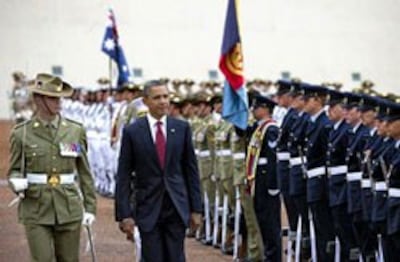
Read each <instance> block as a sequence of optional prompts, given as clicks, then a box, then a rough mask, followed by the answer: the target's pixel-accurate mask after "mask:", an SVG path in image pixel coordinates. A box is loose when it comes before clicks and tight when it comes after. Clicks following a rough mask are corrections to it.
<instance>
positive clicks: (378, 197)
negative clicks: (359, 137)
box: [364, 99, 395, 261]
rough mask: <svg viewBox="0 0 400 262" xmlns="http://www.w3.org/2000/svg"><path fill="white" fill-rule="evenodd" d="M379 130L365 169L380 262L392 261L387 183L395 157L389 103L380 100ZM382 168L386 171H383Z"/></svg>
mask: <svg viewBox="0 0 400 262" xmlns="http://www.w3.org/2000/svg"><path fill="white" fill-rule="evenodd" d="M378 105H379V106H378V107H379V111H378V115H377V122H378V125H377V126H378V129H377V135H378V136H379V138H378V139H377V140H376V141H375V142H374V143H373V144H372V145H371V147H370V149H369V151H367V153H366V156H365V160H364V162H365V169H366V172H368V174H369V176H370V177H371V180H372V190H373V199H372V206H371V223H372V228H373V229H374V233H375V237H376V239H377V243H378V244H377V246H376V247H375V249H376V250H377V251H378V258H379V259H378V261H379V260H380V261H390V260H389V258H388V246H387V241H388V240H387V239H388V238H387V234H386V229H387V226H386V219H387V194H388V190H387V184H386V181H385V177H386V173H387V167H388V166H389V165H390V159H391V158H392V157H393V155H392V151H393V149H394V142H395V141H394V139H393V138H391V137H390V136H389V132H388V131H389V129H388V122H387V111H388V107H389V102H388V101H386V100H385V99H379V100H378ZM382 168H383V169H384V170H382Z"/></svg>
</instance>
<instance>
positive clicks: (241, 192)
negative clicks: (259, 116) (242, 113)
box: [229, 119, 264, 261]
mask: <svg viewBox="0 0 400 262" xmlns="http://www.w3.org/2000/svg"><path fill="white" fill-rule="evenodd" d="M253 122H254V120H253V119H250V120H249V126H251V125H252V124H253ZM229 138H230V143H231V151H232V158H233V165H232V166H233V185H234V186H235V198H236V199H239V200H240V204H241V207H242V209H243V210H242V213H243V215H244V219H245V221H246V229H245V230H244V232H245V234H242V246H241V250H240V252H239V257H242V256H243V255H245V256H246V258H247V259H248V260H249V261H263V257H264V244H263V240H262V236H261V233H260V227H259V225H258V221H257V217H256V213H255V210H254V203H253V198H252V196H251V195H250V194H249V193H248V192H247V188H248V186H247V183H246V179H247V177H246V162H245V159H246V148H247V143H248V142H247V138H246V136H245V135H244V131H242V130H239V129H237V128H234V127H233V128H231V129H230V135H229ZM236 206H237V205H236ZM235 212H236V214H235V216H237V215H238V214H237V213H238V212H237V211H236V210H235ZM235 219H237V218H235Z"/></svg>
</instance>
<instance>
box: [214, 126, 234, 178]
mask: <svg viewBox="0 0 400 262" xmlns="http://www.w3.org/2000/svg"><path fill="white" fill-rule="evenodd" d="M231 127H232V125H231V124H230V123H229V122H228V121H226V120H221V122H220V123H219V124H218V125H217V127H216V130H215V140H214V142H215V156H216V159H215V166H214V171H213V173H214V174H216V176H217V177H219V178H220V179H221V180H224V179H228V178H231V177H232V175H233V168H232V160H233V159H232V151H231V144H230V140H229V137H230V132H229V130H230V129H231Z"/></svg>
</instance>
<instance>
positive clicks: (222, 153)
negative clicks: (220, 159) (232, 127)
mask: <svg viewBox="0 0 400 262" xmlns="http://www.w3.org/2000/svg"><path fill="white" fill-rule="evenodd" d="M231 154H232V151H231V150H229V149H223V150H218V151H217V153H216V155H217V156H230V155H231Z"/></svg>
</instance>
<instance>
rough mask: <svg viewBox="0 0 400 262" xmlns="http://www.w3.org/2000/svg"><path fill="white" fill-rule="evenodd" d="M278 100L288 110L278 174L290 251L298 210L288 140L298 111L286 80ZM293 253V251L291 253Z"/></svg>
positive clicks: (280, 148)
mask: <svg viewBox="0 0 400 262" xmlns="http://www.w3.org/2000/svg"><path fill="white" fill-rule="evenodd" d="M277 86H278V90H277V94H276V96H277V100H278V104H279V106H280V107H282V108H285V109H286V110H287V112H286V115H285V116H284V118H283V120H282V123H281V125H280V128H281V133H280V136H279V143H278V148H277V161H278V162H277V163H278V166H277V172H278V181H279V189H280V190H281V193H282V196H283V202H284V204H285V210H286V214H287V218H288V222H289V233H288V250H289V249H291V248H292V247H291V243H293V241H294V240H295V236H296V226H297V217H298V214H297V213H296V208H295V205H294V202H293V199H292V198H291V197H290V195H289V159H290V154H289V151H288V140H289V133H290V126H291V125H292V124H293V123H294V118H295V116H296V114H297V113H296V110H294V109H293V108H291V103H292V100H293V97H292V96H291V93H290V91H291V88H292V83H291V82H288V81H284V80H279V81H278V82H277ZM289 252H291V250H290V251H289Z"/></svg>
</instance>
